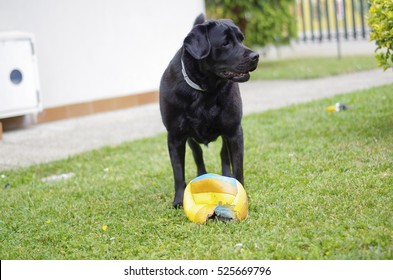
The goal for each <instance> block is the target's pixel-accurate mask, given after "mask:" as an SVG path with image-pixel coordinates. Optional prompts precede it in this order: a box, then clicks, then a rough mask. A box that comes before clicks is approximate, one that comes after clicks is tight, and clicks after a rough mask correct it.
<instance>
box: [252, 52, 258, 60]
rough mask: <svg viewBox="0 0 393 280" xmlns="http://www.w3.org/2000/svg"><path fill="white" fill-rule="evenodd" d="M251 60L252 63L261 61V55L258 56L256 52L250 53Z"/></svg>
mask: <svg viewBox="0 0 393 280" xmlns="http://www.w3.org/2000/svg"><path fill="white" fill-rule="evenodd" d="M250 59H251V60H252V61H257V60H258V59H259V54H257V53H256V52H251V53H250Z"/></svg>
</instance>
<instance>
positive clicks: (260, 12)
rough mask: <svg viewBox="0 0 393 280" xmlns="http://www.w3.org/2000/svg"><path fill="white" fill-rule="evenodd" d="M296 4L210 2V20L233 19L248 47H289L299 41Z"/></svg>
mask: <svg viewBox="0 0 393 280" xmlns="http://www.w3.org/2000/svg"><path fill="white" fill-rule="evenodd" d="M294 2H295V1H294V0H253V1H250V0H206V10H207V15H208V17H209V18H213V19H217V18H229V19H232V20H233V21H234V22H235V24H237V25H238V26H239V28H240V30H241V31H242V32H243V33H244V34H245V37H246V38H245V44H246V45H249V46H266V45H268V44H274V45H282V44H288V43H289V41H290V39H292V38H295V37H296V23H295V17H294V13H293V8H294Z"/></svg>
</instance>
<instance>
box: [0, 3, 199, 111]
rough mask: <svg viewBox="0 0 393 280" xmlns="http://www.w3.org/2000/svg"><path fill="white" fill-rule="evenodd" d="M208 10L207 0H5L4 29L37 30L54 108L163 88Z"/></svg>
mask: <svg viewBox="0 0 393 280" xmlns="http://www.w3.org/2000/svg"><path fill="white" fill-rule="evenodd" d="M203 11H204V0H33V1H32V0H0V32H1V31H5V30H20V31H27V32H32V33H34V34H35V39H36V47H37V50H36V51H37V56H38V68H39V75H40V85H41V92H42V96H43V104H44V108H48V107H55V106H61V105H66V104H73V103H80V102H86V101H91V100H98V99H103V98H111V97H116V96H122V95H128V94H134V93H141V92H146V91H151V90H157V89H158V86H159V80H160V77H161V74H162V72H163V71H164V69H165V67H166V66H167V64H168V63H169V61H170V59H171V58H172V56H173V55H174V54H175V52H176V51H177V49H178V48H179V47H180V46H181V44H182V41H183V39H184V37H185V36H186V34H187V33H188V32H189V30H190V29H191V27H192V23H193V21H194V19H195V17H196V16H197V15H198V14H200V13H201V12H203ZM0 102H1V101H0Z"/></svg>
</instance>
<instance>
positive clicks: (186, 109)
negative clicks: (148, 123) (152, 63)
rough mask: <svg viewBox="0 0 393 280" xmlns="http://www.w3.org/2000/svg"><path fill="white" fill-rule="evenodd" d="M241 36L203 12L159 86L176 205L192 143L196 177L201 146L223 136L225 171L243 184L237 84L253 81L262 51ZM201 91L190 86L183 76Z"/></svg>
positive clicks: (201, 164)
mask: <svg viewBox="0 0 393 280" xmlns="http://www.w3.org/2000/svg"><path fill="white" fill-rule="evenodd" d="M243 39H244V36H243V34H242V33H241V32H240V30H239V28H238V27H237V26H236V25H235V24H234V23H233V22H232V21H230V20H218V21H206V22H205V21H204V16H203V15H200V16H198V17H197V18H196V20H195V25H194V27H193V28H192V30H191V32H190V33H189V34H188V35H187V37H186V38H185V39H184V42H183V46H182V48H180V50H179V51H178V52H177V53H176V55H175V56H174V58H173V59H172V61H171V62H170V63H169V65H168V67H167V69H166V70H165V72H164V74H163V76H162V79H161V84H160V110H161V116H162V120H163V123H164V125H165V127H166V129H167V131H168V149H169V156H170V160H171V164H172V168H173V176H174V181H175V198H174V201H173V206H174V207H180V206H182V204H183V194H184V189H185V186H186V182H185V177H184V159H185V150H186V142H188V144H189V146H190V148H191V150H192V152H193V156H194V159H195V163H196V165H197V172H198V175H202V174H204V173H206V168H205V164H204V161H203V155H202V149H201V147H200V145H199V144H206V145H207V144H208V143H210V142H212V141H215V140H216V139H217V138H218V137H219V136H221V137H222V139H223V145H222V149H221V161H222V174H223V175H225V176H234V177H235V178H236V179H237V180H239V181H240V182H241V183H242V184H244V178H243V153H244V152H243V151H244V148H243V131H242V126H241V119H242V101H241V97H240V91H239V86H238V84H237V83H238V82H245V81H247V80H248V79H249V77H250V76H249V73H248V72H250V71H253V70H255V68H256V67H257V64H258V58H259V56H258V54H257V53H255V52H253V51H252V50H250V49H249V48H247V47H245V46H244V45H243V43H242V41H243ZM181 60H183V62H184V65H185V71H186V73H187V75H188V77H189V78H190V79H191V80H192V81H193V82H194V83H196V84H198V85H199V86H200V87H201V88H202V89H203V91H200V90H196V89H194V88H192V87H191V86H190V85H189V84H187V82H186V81H185V79H184V77H183V74H182V66H181Z"/></svg>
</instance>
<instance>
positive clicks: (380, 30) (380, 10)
mask: <svg viewBox="0 0 393 280" xmlns="http://www.w3.org/2000/svg"><path fill="white" fill-rule="evenodd" d="M370 4H371V6H370V16H369V20H368V24H369V25H370V27H371V28H372V32H371V34H370V40H371V41H373V40H375V43H376V44H377V49H376V50H375V51H376V52H377V54H376V56H375V57H376V58H377V60H378V66H381V67H383V69H384V70H386V69H388V68H393V1H392V0H371V1H370Z"/></svg>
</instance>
